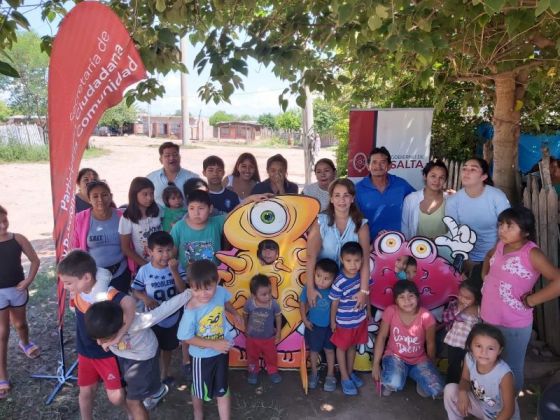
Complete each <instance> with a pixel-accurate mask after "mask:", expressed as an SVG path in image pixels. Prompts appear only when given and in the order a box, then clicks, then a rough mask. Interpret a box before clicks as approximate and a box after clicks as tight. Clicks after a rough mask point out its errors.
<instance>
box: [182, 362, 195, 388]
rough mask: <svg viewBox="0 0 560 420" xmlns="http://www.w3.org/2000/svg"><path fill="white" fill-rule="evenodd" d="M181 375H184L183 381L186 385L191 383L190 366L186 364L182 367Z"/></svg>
mask: <svg viewBox="0 0 560 420" xmlns="http://www.w3.org/2000/svg"><path fill="white" fill-rule="evenodd" d="M183 373H184V374H185V379H186V380H187V383H188V384H190V383H191V382H192V380H193V379H192V364H191V363H186V364H184V365H183Z"/></svg>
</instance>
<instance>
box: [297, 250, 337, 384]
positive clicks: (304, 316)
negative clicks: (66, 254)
mask: <svg viewBox="0 0 560 420" xmlns="http://www.w3.org/2000/svg"><path fill="white" fill-rule="evenodd" d="M337 274H338V265H337V264H336V262H334V261H333V260H331V259H329V258H323V259H321V260H319V261H317V264H315V287H316V288H317V290H318V291H319V294H320V296H319V297H318V298H317V302H316V303H315V306H310V305H309V304H308V303H307V286H303V290H302V291H301V296H300V304H299V311H300V314H301V320H302V322H303V324H304V325H305V341H306V343H307V345H308V346H309V359H310V361H311V375H309V382H308V384H309V389H315V388H317V383H318V380H319V377H318V375H317V364H318V359H319V353H320V352H321V351H324V352H325V357H326V359H327V376H326V378H325V384H324V386H323V389H324V390H325V391H328V392H332V391H334V390H335V389H336V378H335V377H334V345H333V343H331V336H332V329H331V326H330V313H331V300H330V299H329V294H330V292H331V286H332V283H333V280H334V278H335V277H336V275H337Z"/></svg>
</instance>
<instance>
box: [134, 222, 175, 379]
mask: <svg viewBox="0 0 560 420" xmlns="http://www.w3.org/2000/svg"><path fill="white" fill-rule="evenodd" d="M148 254H149V255H150V262H149V263H148V264H145V265H143V266H142V267H140V269H139V270H138V274H136V278H135V279H134V282H133V283H132V293H133V295H134V297H135V298H136V299H139V300H141V301H142V302H144V306H145V307H146V309H148V310H151V309H154V308H156V307H157V306H159V305H160V304H162V303H163V302H165V301H167V300H169V299H171V298H172V297H173V296H175V295H176V294H178V293H181V292H183V291H184V290H185V288H186V286H185V280H184V278H185V270H183V268H182V267H181V266H180V265H179V263H178V261H177V260H176V259H175V258H174V257H173V238H172V237H171V235H170V234H169V233H167V232H164V231H159V232H154V233H152V234H151V235H150V236H149V237H148ZM179 317H180V313H179V312H178V311H177V312H175V313H174V314H172V315H170V316H169V317H167V318H165V319H164V320H162V321H160V322H159V323H158V324H156V325H154V326H153V327H152V330H153V331H154V333H155V335H156V337H157V340H158V343H159V348H160V350H161V380H162V382H163V383H164V384H166V385H171V384H172V383H173V381H174V379H173V377H172V376H169V365H170V363H171V354H172V352H173V350H175V349H176V348H177V347H179V340H177V328H178V327H179Z"/></svg>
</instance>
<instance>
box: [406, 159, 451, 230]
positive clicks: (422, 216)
mask: <svg viewBox="0 0 560 420" xmlns="http://www.w3.org/2000/svg"><path fill="white" fill-rule="evenodd" d="M422 175H423V176H424V183H425V187H424V188H423V189H421V190H419V191H415V192H413V193H411V194H409V195H407V196H406V198H405V199H404V204H403V211H402V220H401V229H402V233H403V234H404V236H405V237H406V239H410V238H411V237H413V236H425V237H427V238H430V239H433V238H435V237H437V236H440V235H443V234H445V233H446V232H447V227H446V226H445V224H444V223H443V217H444V216H445V194H444V190H443V188H444V186H445V183H446V182H447V176H448V171H447V166H445V163H443V162H442V161H441V160H439V159H438V160H435V161H432V162H429V163H428V164H427V165H426V166H425V167H424V169H423V170H422Z"/></svg>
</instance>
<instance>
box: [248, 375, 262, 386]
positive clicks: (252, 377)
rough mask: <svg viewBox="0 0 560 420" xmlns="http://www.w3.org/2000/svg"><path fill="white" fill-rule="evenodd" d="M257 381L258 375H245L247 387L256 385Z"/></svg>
mask: <svg viewBox="0 0 560 420" xmlns="http://www.w3.org/2000/svg"><path fill="white" fill-rule="evenodd" d="M258 381H259V374H258V373H255V372H249V374H248V375H247V382H248V383H249V385H256V384H257V382H258Z"/></svg>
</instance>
